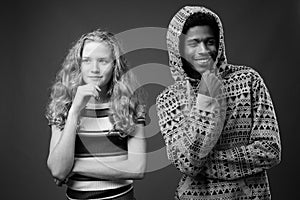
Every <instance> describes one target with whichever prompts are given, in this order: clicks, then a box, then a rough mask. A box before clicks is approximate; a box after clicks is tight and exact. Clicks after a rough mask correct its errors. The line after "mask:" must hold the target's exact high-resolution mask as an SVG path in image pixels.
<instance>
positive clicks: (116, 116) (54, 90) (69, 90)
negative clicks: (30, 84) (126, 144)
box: [46, 29, 143, 135]
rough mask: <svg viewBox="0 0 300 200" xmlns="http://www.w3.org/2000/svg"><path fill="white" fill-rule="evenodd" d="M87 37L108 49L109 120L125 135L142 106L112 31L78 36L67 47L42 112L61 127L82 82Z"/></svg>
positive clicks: (140, 96)
mask: <svg viewBox="0 0 300 200" xmlns="http://www.w3.org/2000/svg"><path fill="white" fill-rule="evenodd" d="M87 40H88V41H96V42H105V43H106V44H108V45H109V46H110V48H111V50H112V54H113V59H114V69H113V76H112V78H111V80H110V81H109V83H108V90H107V95H108V97H109V98H110V105H111V110H112V115H111V117H110V119H111V121H112V123H113V125H114V128H115V129H118V130H121V131H122V134H126V135H127V134H129V133H131V132H132V131H133V130H134V128H135V123H136V120H137V109H138V107H139V106H141V105H142V101H141V100H142V98H143V95H141V94H142V93H140V92H139V93H137V90H136V89H137V88H138V83H137V81H136V78H135V77H134V75H133V73H132V72H131V70H129V68H128V65H127V63H126V61H125V58H124V56H123V53H122V51H121V48H120V44H119V43H118V41H117V39H116V38H115V36H114V35H113V34H112V33H110V32H108V31H105V30H102V29H97V30H95V31H92V32H90V33H87V34H84V35H82V36H81V38H80V39H79V40H78V41H77V42H76V43H75V45H74V46H73V47H72V48H71V49H70V50H69V53H68V55H67V56H66V58H65V60H64V62H63V64H62V68H61V69H60V71H59V72H58V73H57V75H56V78H55V81H54V84H53V85H52V87H51V94H50V102H49V104H48V106H47V111H46V117H47V119H48V120H49V125H56V126H57V127H58V128H60V129H61V130H62V129H63V128H64V125H65V121H66V118H67V115H68V111H69V109H70V107H71V105H72V101H73V99H74V97H75V94H76V91H77V88H78V86H80V85H83V84H84V82H83V80H82V75H81V67H80V66H81V55H82V50H83V46H84V43H85V42H86V41H87Z"/></svg>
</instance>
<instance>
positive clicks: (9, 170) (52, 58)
mask: <svg viewBox="0 0 300 200" xmlns="http://www.w3.org/2000/svg"><path fill="white" fill-rule="evenodd" d="M281 2H282V1H272V0H269V1H266V0H251V1H234V0H226V1H224V0H207V1H200V0H199V1H174V0H168V1H166V0H165V1H163V0H160V1H100V0H98V1H74V0H73V1H56V2H54V1H30V0H27V1H22V2H21V1H20V2H17V1H10V3H6V4H3V5H2V6H1V7H2V9H3V11H2V12H1V14H0V16H1V18H2V21H4V23H3V26H2V28H1V32H2V33H1V35H2V37H1V44H2V48H1V50H2V51H3V52H5V53H8V55H6V54H2V55H4V58H2V66H1V76H2V78H1V82H2V84H1V113H2V115H1V118H2V119H1V127H2V131H1V150H2V152H3V155H4V156H3V157H4V158H2V159H1V165H0V166H1V172H2V175H1V179H2V180H1V196H2V198H1V199H8V198H9V199H19V198H23V199H64V188H59V187H56V185H55V184H54V183H53V181H52V178H51V176H50V173H49V171H48V170H47V167H46V158H47V154H48V145H49V139H50V130H49V128H48V126H47V121H46V120H45V118H44V116H43V114H44V111H45V106H46V103H47V101H48V95H49V87H50V85H51V82H52V81H53V79H54V76H55V73H56V72H57V70H58V69H59V68H60V64H61V62H62V60H63V58H64V56H65V55H66V53H67V50H68V49H69V48H70V47H71V44H72V42H74V41H75V40H77V39H78V38H79V37H80V36H81V35H82V34H83V33H86V32H89V31H91V30H93V29H95V28H97V27H104V28H107V29H108V30H110V31H112V32H114V33H119V32H122V31H125V30H129V29H133V28H140V27H147V26H152V27H163V28H166V27H167V26H168V23H169V21H170V19H171V18H172V16H173V15H174V14H175V13H176V12H177V11H178V10H179V9H180V8H181V7H182V6H184V5H196V4H197V5H205V6H207V7H209V8H211V9H213V10H214V11H216V12H217V13H218V14H219V16H220V17H221V20H222V21H223V25H224V27H225V41H226V50H227V57H228V60H229V62H231V63H234V64H244V65H248V66H252V67H253V68H254V69H256V70H257V71H259V73H260V74H261V75H262V77H263V78H264V80H265V82H266V84H267V86H268V88H269V90H270V91H271V96H272V99H273V102H274V105H275V109H276V114H277V118H278V120H279V124H280V130H281V139H282V148H283V151H282V162H281V164H280V165H278V166H276V167H275V168H273V169H271V170H269V179H270V184H271V191H272V195H273V199H274V200H280V199H287V196H289V198H290V199H291V198H292V197H296V196H298V195H297V187H296V185H297V180H299V173H298V171H297V169H299V167H300V166H299V155H298V152H299V147H298V146H299V145H298V143H299V130H298V127H299V118H298V116H299V114H298V113H299V102H300V99H299V67H300V65H299V63H300V62H299V55H298V54H299V53H298V52H299V50H298V45H299V39H298V37H299V35H300V34H299V33H300V31H299V25H300V2H299V1H297V0H294V1H293V0H286V1H283V2H282V3H281ZM128 60H129V62H130V63H131V64H132V66H136V65H140V64H144V63H150V62H154V63H161V64H167V62H168V58H167V53H166V52H165V51H162V50H155V49H144V50H138V51H135V52H131V53H129V54H128ZM152 73H153V74H149V76H155V71H153V72H152ZM167 78H169V77H166V79H167ZM145 88H146V89H147V90H148V91H151V93H150V95H149V102H148V103H149V104H154V100H155V97H156V95H157V94H158V93H159V92H160V91H161V90H162V89H163V87H162V86H159V85H155V84H152V85H151V84H150V85H147V86H145ZM148 120H149V119H148ZM162 147H163V141H162V137H161V135H160V134H159V133H158V134H156V135H155V136H154V137H151V138H149V139H148V151H152V150H155V149H159V148H162ZM179 178H180V174H179V173H178V172H177V171H176V170H175V168H174V167H173V166H168V167H166V168H163V169H160V170H157V171H154V172H151V173H147V175H146V177H145V179H143V180H141V181H137V182H136V184H135V193H136V197H137V199H142V200H147V199H148V200H150V199H172V198H173V194H174V191H175V188H176V186H177V183H178V180H179ZM3 197H4V198H3Z"/></svg>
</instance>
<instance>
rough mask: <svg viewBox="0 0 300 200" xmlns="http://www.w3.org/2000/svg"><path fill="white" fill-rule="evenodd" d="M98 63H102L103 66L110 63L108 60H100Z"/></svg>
mask: <svg viewBox="0 0 300 200" xmlns="http://www.w3.org/2000/svg"><path fill="white" fill-rule="evenodd" d="M98 62H99V63H101V64H107V63H108V62H107V60H99V61H98Z"/></svg>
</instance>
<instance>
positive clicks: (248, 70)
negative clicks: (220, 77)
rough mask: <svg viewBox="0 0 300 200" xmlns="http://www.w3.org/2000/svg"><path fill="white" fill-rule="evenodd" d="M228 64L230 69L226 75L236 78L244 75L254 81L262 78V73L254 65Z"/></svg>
mask: <svg viewBox="0 0 300 200" xmlns="http://www.w3.org/2000/svg"><path fill="white" fill-rule="evenodd" d="M228 65H229V69H230V70H229V72H228V73H227V75H226V76H227V77H230V78H236V77H241V76H244V77H248V78H250V79H251V80H252V81H255V80H262V77H261V76H260V74H259V73H258V72H257V71H256V70H255V69H254V68H253V67H250V66H245V65H233V64H228Z"/></svg>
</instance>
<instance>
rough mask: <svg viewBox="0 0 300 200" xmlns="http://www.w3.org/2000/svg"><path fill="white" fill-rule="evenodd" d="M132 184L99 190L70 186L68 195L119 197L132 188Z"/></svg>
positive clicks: (80, 197) (79, 197) (79, 196)
mask: <svg viewBox="0 0 300 200" xmlns="http://www.w3.org/2000/svg"><path fill="white" fill-rule="evenodd" d="M132 188H133V187H132V185H131V184H128V185H125V186H121V187H118V188H114V189H107V190H98V191H78V190H73V189H71V188H70V187H68V189H67V192H66V193H67V196H68V197H69V198H72V199H97V198H108V197H117V196H120V195H122V194H124V193H126V192H129V191H130V190H131V189H132Z"/></svg>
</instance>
